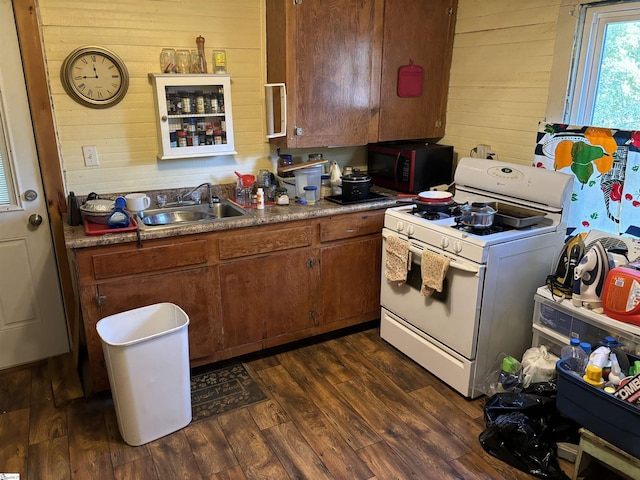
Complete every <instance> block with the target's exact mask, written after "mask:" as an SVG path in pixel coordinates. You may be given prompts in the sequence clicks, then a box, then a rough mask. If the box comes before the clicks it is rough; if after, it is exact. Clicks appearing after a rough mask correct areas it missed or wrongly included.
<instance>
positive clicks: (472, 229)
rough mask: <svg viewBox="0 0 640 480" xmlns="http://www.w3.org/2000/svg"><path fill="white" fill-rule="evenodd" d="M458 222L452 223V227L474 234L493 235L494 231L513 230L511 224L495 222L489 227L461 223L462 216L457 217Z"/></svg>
mask: <svg viewBox="0 0 640 480" xmlns="http://www.w3.org/2000/svg"><path fill="white" fill-rule="evenodd" d="M455 220H456V224H455V225H451V228H455V229H456V230H461V231H463V232H467V233H472V234H473V235H478V236H483V235H492V234H494V233H501V232H506V231H509V230H513V227H510V226H509V225H504V224H501V223H494V224H493V225H491V226H489V227H484V228H480V227H471V226H469V225H463V224H462V223H460V218H456V219H455Z"/></svg>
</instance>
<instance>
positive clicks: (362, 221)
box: [320, 210, 384, 242]
mask: <svg viewBox="0 0 640 480" xmlns="http://www.w3.org/2000/svg"><path fill="white" fill-rule="evenodd" d="M383 224H384V210H373V211H370V212H363V213H359V214H355V215H343V216H339V217H333V218H332V219H331V220H327V221H323V222H322V223H320V241H321V242H330V241H332V240H341V239H343V238H351V237H359V236H361V235H370V234H372V233H380V232H382V227H383Z"/></svg>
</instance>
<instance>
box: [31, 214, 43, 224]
mask: <svg viewBox="0 0 640 480" xmlns="http://www.w3.org/2000/svg"><path fill="white" fill-rule="evenodd" d="M29 223H30V224H31V225H33V226H34V227H38V226H40V224H41V223H42V215H38V214H37V213H34V214H32V215H30V216H29Z"/></svg>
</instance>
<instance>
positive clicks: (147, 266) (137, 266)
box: [92, 240, 207, 280]
mask: <svg viewBox="0 0 640 480" xmlns="http://www.w3.org/2000/svg"><path fill="white" fill-rule="evenodd" d="M92 261H93V271H94V275H95V278H96V280H102V279H105V278H112V277H118V276H121V275H135V274H138V273H146V272H153V271H158V270H164V269H167V268H176V267H185V266H188V265H199V264H206V263H207V242H206V241H205V240H198V241H195V242H184V243H176V244H173V245H161V246H157V247H148V248H142V249H140V248H136V249H131V250H125V251H119V252H111V253H99V254H97V255H94V256H93V258H92Z"/></svg>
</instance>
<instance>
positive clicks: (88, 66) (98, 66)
mask: <svg viewBox="0 0 640 480" xmlns="http://www.w3.org/2000/svg"><path fill="white" fill-rule="evenodd" d="M60 77H61V79H62V86H63V87H64V89H65V91H66V92H67V93H68V94H69V96H70V97H71V98H73V99H74V100H75V101H76V102H78V103H80V104H81V105H84V106H86V107H91V108H107V107H112V106H113V105H115V104H117V103H119V102H120V101H121V100H122V99H123V98H124V96H125V94H126V93H127V88H129V72H127V67H125V65H124V62H123V61H122V60H121V59H120V57H118V55H116V54H115V53H113V52H112V51H111V50H108V49H106V48H103V47H95V46H87V47H80V48H76V49H75V50H74V51H73V52H71V53H70V54H69V55H68V56H67V58H65V60H64V62H63V63H62V69H61V70H60Z"/></svg>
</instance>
